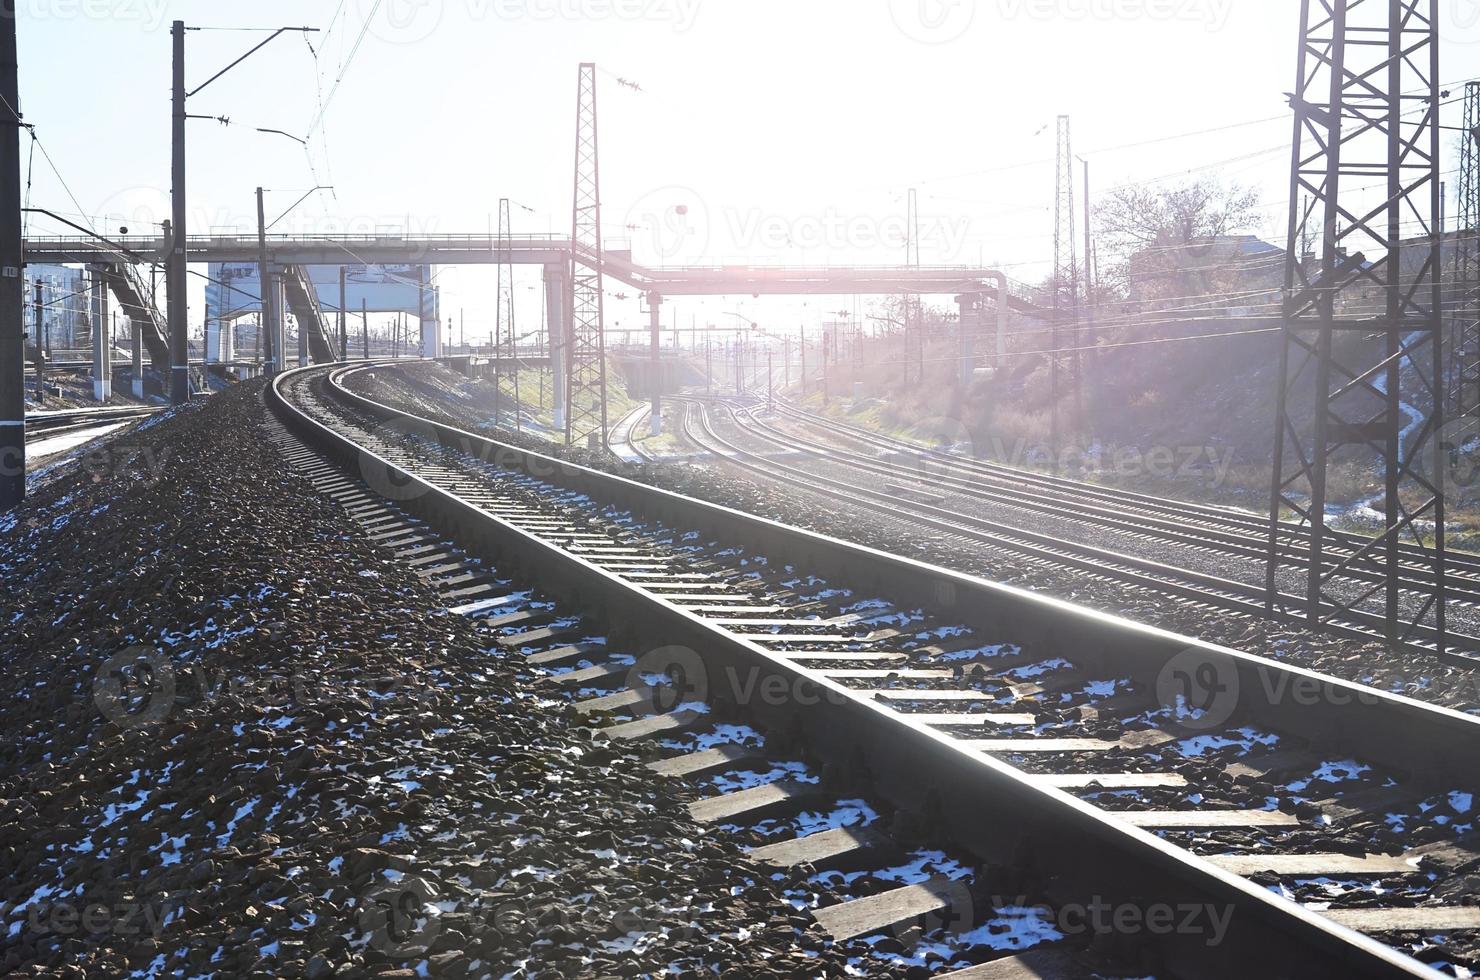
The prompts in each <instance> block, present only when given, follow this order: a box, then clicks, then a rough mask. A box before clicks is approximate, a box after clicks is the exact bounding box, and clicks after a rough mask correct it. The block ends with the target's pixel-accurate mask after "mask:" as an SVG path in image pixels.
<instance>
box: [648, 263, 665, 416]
mask: <svg viewBox="0 0 1480 980" xmlns="http://www.w3.org/2000/svg"><path fill="white" fill-rule="evenodd" d="M647 301H648V329H649V330H650V331H651V333H652V338H651V343H652V366H651V371H650V376H649V377H648V384H649V385H651V386H652V387H651V389H650V391H649V394H650V395H651V396H652V400H653V407H652V411H651V412H649V413H648V414H649V415H650V416H651V419H652V433H653V435H655V436H660V435H662V434H663V360H662V356H661V333H660V331H661V330H662V322H661V321H662V317H661V316H660V311H661V309H662V306H663V296H662V294H661V293H658V292H656V291H654V292H651V293H648V294H647Z"/></svg>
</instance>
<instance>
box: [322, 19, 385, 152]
mask: <svg viewBox="0 0 1480 980" xmlns="http://www.w3.org/2000/svg"><path fill="white" fill-rule="evenodd" d="M384 2H385V0H375V6H373V7H371V8H370V14H369V16H367V17H366V18H365V23H363V24H361V25H360V33H359V34H358V35H357V36H356V37H355V43H354V45H353V46H351V47H350V49H349V57H347V58H346V59H345V60H344V61H343V62H342V63H341V64H340V66H339V74H338V75H337V76H335V78H334V85H333V87H331V88H330V89H329V97H328V98H327V99H325V100H324V103H323V105H322V106H321V107H320V108H319V112H318V115H316V116H314V120H313V123H312V124H311V125H310V126H309V127H308V135H309V136H312V135H313V134H314V130H316V129H318V128H319V124H320V123H322V122H323V120H324V113H326V112H327V111H328V110H329V106H330V104H332V103H333V102H334V96H335V94H337V93H338V92H339V83H340V82H342V81H344V76H345V75H346V74H347V73H348V72H349V68H350V65H352V64H354V61H355V55H357V54H359V53H360V45H361V44H362V43H364V40H365V35H366V34H368V33H369V32H370V24H371V23H372V22H373V21H374V20H375V15H376V14H377V13H379V12H380V7H381V4H383V3H384Z"/></svg>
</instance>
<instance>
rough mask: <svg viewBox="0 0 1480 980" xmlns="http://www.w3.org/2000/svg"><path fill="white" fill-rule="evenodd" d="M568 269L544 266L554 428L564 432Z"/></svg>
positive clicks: (560, 264)
mask: <svg viewBox="0 0 1480 980" xmlns="http://www.w3.org/2000/svg"><path fill="white" fill-rule="evenodd" d="M569 277H570V265H569V263H566V262H550V263H547V264H546V265H545V323H546V332H547V334H548V335H549V338H550V378H551V393H552V397H553V398H554V400H555V428H556V429H559V430H561V431H564V430H565V394H566V392H565V386H566V369H567V368H568V367H569V364H568V361H567V358H568V357H569V352H570V346H569V343H570V315H569V311H568V310H567V309H566V289H567V288H568V287H569V281H570V280H569Z"/></svg>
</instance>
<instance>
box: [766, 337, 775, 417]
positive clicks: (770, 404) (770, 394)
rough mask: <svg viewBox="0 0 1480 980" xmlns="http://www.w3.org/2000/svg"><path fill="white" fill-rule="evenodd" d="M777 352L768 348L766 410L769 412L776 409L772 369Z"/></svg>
mask: <svg viewBox="0 0 1480 980" xmlns="http://www.w3.org/2000/svg"><path fill="white" fill-rule="evenodd" d="M775 354H776V352H775V351H773V350H772V349H771V348H770V347H767V348H766V411H768V412H774V411H775V410H776V389H775V386H774V384H773V381H774V378H775V374H774V372H773V370H772V369H773V367H774V363H773V360H772V359H773V358H774V357H775Z"/></svg>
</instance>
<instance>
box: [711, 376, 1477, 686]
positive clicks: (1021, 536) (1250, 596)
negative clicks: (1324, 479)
mask: <svg viewBox="0 0 1480 980" xmlns="http://www.w3.org/2000/svg"><path fill="white" fill-rule="evenodd" d="M688 401H689V402H690V404H691V405H694V406H699V407H702V403H700V402H698V401H695V400H691V399H689V400H688ZM685 426H686V429H685V431H686V433H687V434H688V435H689V438H691V439H693V440H694V441H696V442H699V443H701V444H702V443H703V441H704V438H706V437H707V438H708V439H710V440H711V443H718V444H720V445H721V446H722V447H723V450H724V451H722V452H720V453H717V454H716V455H719V456H721V457H722V458H726V459H728V460H729V461H730V462H732V463H735V464H736V465H740V466H742V467H745V468H747V469H751V470H753V471H756V472H760V473H763V474H764V475H766V476H768V477H769V478H771V479H775V480H779V481H781V482H784V483H787V484H790V485H791V486H795V487H798V488H799V489H803V490H809V491H813V492H817V491H818V490H819V488H822V487H826V488H827V493H828V495H829V496H830V497H832V498H834V499H841V500H846V501H847V502H849V503H853V504H856V505H858V506H860V507H866V508H868V509H870V510H875V511H879V512H881V513H885V514H888V515H890V516H892V517H895V518H897V519H899V520H904V521H909V522H911V523H915V524H923V525H925V526H928V527H931V528H932V529H934V530H939V531H944V532H946V533H948V534H957V535H961V536H963V537H966V538H969V539H973V540H977V541H982V542H985V543H988V544H992V545H996V546H999V547H1003V548H1006V549H1008V550H1011V551H1013V552H1015V553H1017V554H1020V555H1023V556H1025V557H1029V558H1033V559H1035V560H1044V561H1051V562H1053V563H1056V564H1059V565H1063V566H1065V567H1068V568H1071V569H1073V570H1075V571H1080V572H1084V573H1087V574H1090V575H1101V576H1104V577H1106V578H1112V579H1116V580H1119V581H1123V582H1126V583H1128V584H1131V585H1136V586H1140V587H1142V588H1148V589H1152V590H1154V591H1158V592H1161V593H1163V594H1168V595H1172V596H1175V597H1177V598H1180V599H1186V600H1191V601H1193V602H1203V603H1207V604H1209V605H1213V606H1216V607H1217V608H1220V609H1226V610H1228V611H1231V612H1238V613H1243V614H1245V615H1249V616H1252V617H1254V618H1268V616H1269V613H1268V611H1267V610H1266V608H1265V604H1264V600H1265V591H1264V588H1263V587H1262V586H1253V585H1249V584H1247V583H1244V582H1238V581H1235V580H1233V579H1226V578H1221V577H1219V576H1216V575H1208V574H1206V573H1203V572H1195V571H1192V570H1190V569H1185V568H1179V567H1177V566H1173V565H1167V564H1165V563H1162V562H1157V561H1152V560H1150V559H1147V558H1139V557H1137V556H1134V555H1127V554H1125V553H1123V552H1117V551H1112V550H1110V549H1106V548H1100V547H1097V546H1094V545H1087V544H1082V543H1079V542H1076V541H1068V540H1066V539H1063V538H1057V537H1054V536H1052V535H1048V534H1041V533H1039V532H1036V531H1027V530H1024V529H1021V528H1015V527H1011V526H1009V525H1006V524H1001V523H998V522H995V521H989V520H987V519H985V518H977V517H972V516H970V515H965V514H959V513H957V512H955V511H949V510H945V509H944V508H939V507H934V506H932V505H930V504H923V503H918V502H914V501H911V502H909V505H908V508H906V507H902V506H901V505H900V501H899V499H898V498H897V497H896V496H894V495H891V494H888V493H885V492H883V491H879V490H874V489H872V488H869V487H864V486H859V485H857V484H851V483H846V482H843V481H840V480H833V479H830V478H828V477H821V476H818V475H816V474H813V473H807V472H805V471H797V470H793V469H791V468H789V467H787V466H785V465H784V464H780V463H777V462H775V461H774V460H769V459H767V458H766V457H764V456H762V455H761V454H759V453H753V452H750V451H749V450H746V449H744V448H742V447H740V446H737V445H735V444H734V443H732V442H729V441H727V440H725V439H724V438H723V437H721V436H719V435H718V434H717V433H715V432H714V430H713V429H712V428H711V427H709V425H708V420H707V419H705V418H703V417H702V415H701V421H700V423H699V429H700V431H701V432H702V433H703V434H704V435H703V436H698V435H695V434H694V431H693V427H692V426H691V424H690V422H689V420H688V417H686V419H685ZM711 451H713V450H711ZM799 474H800V475H799ZM1290 601H1292V602H1293V597H1290ZM1291 608H1294V607H1293V606H1292V607H1291ZM1323 612H1324V613H1325V614H1326V619H1324V620H1323V623H1322V628H1323V629H1324V630H1325V631H1327V632H1330V633H1334V634H1337V635H1341V636H1349V637H1352V638H1354V639H1361V640H1378V641H1382V640H1384V639H1385V637H1384V633H1383V632H1382V630H1381V626H1382V624H1383V619H1382V617H1381V616H1379V615H1376V614H1369V613H1363V612H1361V611H1359V610H1350V609H1344V610H1338V609H1337V608H1336V607H1335V606H1332V605H1327V606H1324V607H1323ZM1337 616H1342V617H1344V618H1341V619H1338V618H1336V617H1337ZM1274 618H1276V619H1278V620H1280V621H1282V622H1288V623H1291V624H1292V625H1301V626H1309V622H1308V621H1307V620H1306V619H1305V618H1304V617H1303V616H1297V615H1294V614H1291V613H1284V612H1278V611H1277V612H1276V613H1275V617H1274ZM1417 632H1418V635H1419V636H1421V637H1425V638H1428V637H1431V636H1432V635H1433V634H1434V630H1433V629H1432V628H1424V629H1422V630H1420V631H1417ZM1447 641H1448V645H1450V646H1454V645H1460V646H1464V647H1468V648H1470V649H1476V650H1480V637H1475V636H1468V635H1465V634H1456V633H1453V632H1450V633H1448V634H1447ZM1402 646H1403V648H1405V649H1412V650H1417V651H1422V652H1425V653H1433V652H1434V651H1435V649H1436V644H1435V643H1433V642H1421V641H1420V642H1415V641H1409V642H1406V643H1404V644H1403V645H1402ZM1446 657H1447V658H1448V659H1450V660H1452V661H1453V662H1456V663H1461V664H1464V665H1467V666H1474V665H1475V661H1474V659H1473V658H1471V657H1468V656H1466V655H1464V654H1461V653H1450V654H1447V655H1446Z"/></svg>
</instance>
